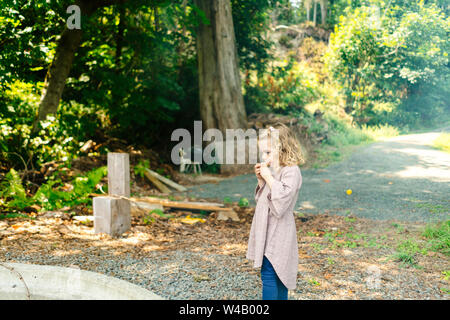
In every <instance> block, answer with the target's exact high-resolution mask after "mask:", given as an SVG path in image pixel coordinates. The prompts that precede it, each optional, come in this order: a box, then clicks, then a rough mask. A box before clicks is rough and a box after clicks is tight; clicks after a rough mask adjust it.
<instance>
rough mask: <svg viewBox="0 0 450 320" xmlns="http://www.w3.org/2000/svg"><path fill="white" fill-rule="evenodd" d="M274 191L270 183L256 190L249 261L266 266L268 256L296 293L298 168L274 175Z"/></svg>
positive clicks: (286, 283)
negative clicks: (264, 259) (263, 260)
mask: <svg viewBox="0 0 450 320" xmlns="http://www.w3.org/2000/svg"><path fill="white" fill-rule="evenodd" d="M273 176H274V178H275V179H274V181H273V184H272V188H270V187H269V186H268V185H267V183H265V184H264V185H263V187H262V188H260V187H259V185H257V186H256V189H255V201H256V208H255V213H254V215H253V221H252V226H251V228H250V236H249V240H248V248H247V255H246V258H247V259H249V260H253V261H254V265H253V267H254V268H258V267H261V266H262V259H263V256H264V255H265V256H266V257H267V258H268V259H269V261H270V262H271V264H272V265H273V267H274V269H275V272H276V273H277V275H278V277H279V278H280V280H281V281H282V282H283V284H284V285H285V286H286V287H287V288H288V289H295V288H296V285H297V271H298V243H297V230H296V226H295V218H294V214H293V211H294V206H295V203H296V202H297V198H298V193H299V190H300V187H301V185H302V175H301V172H300V168H299V167H298V166H297V165H294V166H285V167H281V169H280V170H279V171H278V173H275V174H273Z"/></svg>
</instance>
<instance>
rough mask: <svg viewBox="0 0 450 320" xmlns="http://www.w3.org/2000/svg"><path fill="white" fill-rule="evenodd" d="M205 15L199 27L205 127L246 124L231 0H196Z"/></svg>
mask: <svg viewBox="0 0 450 320" xmlns="http://www.w3.org/2000/svg"><path fill="white" fill-rule="evenodd" d="M194 3H195V5H196V6H197V7H199V9H201V10H202V11H203V12H204V14H205V18H206V19H208V20H209V23H205V22H206V21H202V22H200V24H199V26H198V30H197V54H198V71H199V91H200V115H201V118H202V120H203V127H204V128H205V129H209V128H217V129H219V130H221V131H224V130H225V129H229V128H246V127H247V115H246V112H245V106H244V99H243V96H242V91H241V79H240V74H239V63H238V56H237V49H236V39H235V34H234V26H233V17H232V12H231V4H230V0H217V1H210V0H195V1H194Z"/></svg>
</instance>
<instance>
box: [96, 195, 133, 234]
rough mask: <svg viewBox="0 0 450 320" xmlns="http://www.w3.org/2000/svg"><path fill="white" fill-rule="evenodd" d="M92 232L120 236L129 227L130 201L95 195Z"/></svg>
mask: <svg viewBox="0 0 450 320" xmlns="http://www.w3.org/2000/svg"><path fill="white" fill-rule="evenodd" d="M93 208H94V232H95V233H107V234H109V235H111V236H113V237H117V236H120V235H121V234H122V233H124V232H126V231H128V230H130V228H131V215H130V210H131V208H130V201H128V200H126V199H117V198H111V197H108V196H104V197H95V198H94V199H93Z"/></svg>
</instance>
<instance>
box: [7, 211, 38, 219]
mask: <svg viewBox="0 0 450 320" xmlns="http://www.w3.org/2000/svg"><path fill="white" fill-rule="evenodd" d="M15 218H26V219H35V217H31V216H28V215H26V214H22V213H7V214H0V220H2V219H15Z"/></svg>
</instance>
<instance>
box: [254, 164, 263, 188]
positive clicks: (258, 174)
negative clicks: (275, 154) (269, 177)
mask: <svg viewBox="0 0 450 320" xmlns="http://www.w3.org/2000/svg"><path fill="white" fill-rule="evenodd" d="M255 175H256V178H257V179H258V184H259V186H260V187H262V185H263V184H264V178H263V177H262V176H261V163H257V164H255Z"/></svg>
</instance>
